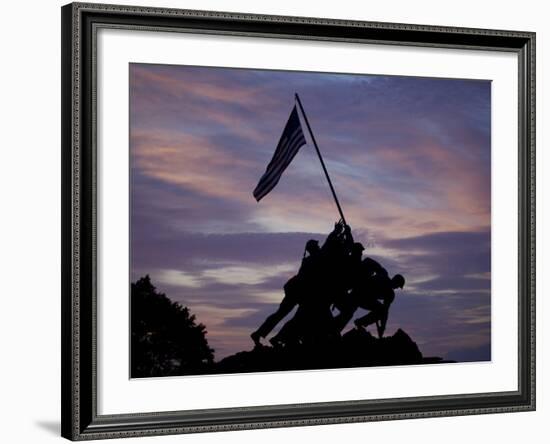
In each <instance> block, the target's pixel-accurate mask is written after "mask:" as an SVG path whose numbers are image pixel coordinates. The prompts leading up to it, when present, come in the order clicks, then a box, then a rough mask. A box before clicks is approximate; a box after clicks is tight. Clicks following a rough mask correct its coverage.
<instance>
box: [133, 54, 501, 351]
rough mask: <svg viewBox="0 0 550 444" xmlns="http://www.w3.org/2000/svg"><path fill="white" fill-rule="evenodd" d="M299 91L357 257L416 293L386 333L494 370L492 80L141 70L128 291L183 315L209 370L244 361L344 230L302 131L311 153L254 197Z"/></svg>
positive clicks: (408, 295)
mask: <svg viewBox="0 0 550 444" xmlns="http://www.w3.org/2000/svg"><path fill="white" fill-rule="evenodd" d="M295 92H298V93H299V94H300V97H301V99H302V103H303V105H304V107H305V110H306V113H307V115H308V119H309V121H310V124H311V126H312V129H313V131H314V134H315V138H316V140H317V142H318V144H319V148H320V150H321V152H322V153H323V156H324V159H325V162H326V165H327V169H328V171H329V173H330V175H331V178H332V181H333V184H334V187H335V189H336V193H337V194H338V197H339V200H340V203H341V205H342V207H343V210H344V213H345V216H346V219H347V221H348V223H349V224H350V225H351V227H352V229H353V233H354V237H355V239H356V240H357V241H361V242H362V243H363V244H364V245H365V246H366V251H365V252H364V255H367V256H370V257H373V258H375V259H377V260H378V261H379V262H381V263H382V264H383V265H384V266H385V267H386V268H387V269H388V271H389V273H390V274H395V273H401V274H403V275H404V276H405V278H406V280H407V284H406V286H405V288H404V289H403V290H398V291H397V296H396V299H395V302H394V304H393V305H392V309H391V311H390V315H389V320H388V326H387V330H386V334H389V335H391V334H393V333H394V332H395V330H396V329H397V328H402V329H403V330H405V331H406V332H407V333H408V334H409V335H410V336H411V337H412V339H413V340H414V341H416V342H417V344H418V345H419V347H420V350H421V351H422V353H423V354H424V355H425V356H441V357H443V358H447V359H455V360H458V361H472V360H474V361H475V360H489V359H490V358H491V353H490V350H491V348H490V339H491V323H490V316H491V294H490V288H491V281H490V271H491V256H490V242H491V237H490V236H491V235H490V221H491V188H490V186H491V176H490V174H491V114H490V104H491V83H490V82H489V81H486V80H457V79H434V78H415V77H395V76H375V75H372V76H371V75H348V74H326V73H309V72H308V73H306V72H288V71H265V70H264V71H260V70H249V69H229V68H200V67H187V66H170V65H146V64H131V65H130V161H131V184H130V187H131V188H130V190H131V213H130V214H131V278H132V281H135V280H136V279H138V278H139V277H141V276H144V275H145V274H149V275H150V276H151V280H152V282H153V284H154V285H155V286H156V287H157V288H158V289H159V290H160V291H162V292H164V293H166V295H167V296H168V297H169V298H170V299H172V300H174V301H178V302H180V303H181V304H182V305H185V306H188V307H189V309H190V310H191V312H192V313H194V314H196V316H197V320H198V321H199V322H201V323H203V324H205V325H206V327H207V330H208V335H207V339H208V341H209V344H210V346H211V347H213V348H214V349H215V356H216V359H217V360H219V359H221V358H223V357H224V356H227V355H230V354H233V353H235V352H238V351H242V350H250V349H251V348H252V345H253V344H252V341H251V339H250V336H249V335H250V333H251V332H252V331H254V330H255V329H256V328H257V327H258V326H259V325H260V323H261V322H262V321H263V319H264V318H265V317H266V315H268V314H269V313H270V312H272V311H274V310H275V309H276V307H277V305H278V304H279V302H280V301H281V299H282V297H283V291H282V287H283V285H284V283H285V282H286V281H287V280H288V279H289V278H290V277H291V276H292V275H293V274H295V273H296V271H297V270H298V267H299V265H300V261H301V258H302V254H303V250H304V244H305V242H306V241H307V240H308V239H310V238H316V239H319V240H320V241H323V240H324V238H325V237H326V235H327V234H328V232H330V230H331V229H332V227H333V225H334V222H335V221H336V220H337V219H338V218H339V216H338V212H337V209H336V206H335V204H334V201H333V199H332V196H331V194H330V190H329V187H328V185H327V181H326V179H325V177H324V175H323V172H322V169H321V165H320V163H319V160H318V158H317V155H316V153H315V149H314V147H313V145H312V143H311V141H310V137H309V134H308V133H307V128H306V125H305V123H304V121H303V120H302V127H303V129H304V133H305V136H306V140H307V142H308V143H307V145H305V146H303V147H302V148H301V149H300V151H299V152H298V154H297V155H296V157H295V158H294V160H293V161H292V163H291V165H290V166H289V167H288V169H287V170H286V171H285V172H284V174H283V176H282V178H281V180H280V182H279V184H278V185H277V186H276V187H275V189H274V190H273V191H272V192H271V193H270V194H268V195H267V196H266V197H265V198H264V199H263V200H262V201H260V202H259V203H257V202H256V201H255V199H254V197H253V196H252V191H253V189H254V187H255V186H256V184H257V182H258V180H259V178H260V177H261V175H262V174H263V172H264V171H265V167H266V165H267V164H268V162H269V161H270V159H271V157H272V155H273V152H274V150H275V147H276V145H277V142H278V140H279V137H280V135H281V132H282V130H283V127H284V125H285V123H286V121H287V119H288V116H289V114H290V111H291V110H292V107H293V106H294V93H295ZM362 314H364V313H363V312H362V311H361V310H358V312H357V313H356V317H357V316H360V315H362ZM348 328H349V327H348ZM346 330H347V329H346Z"/></svg>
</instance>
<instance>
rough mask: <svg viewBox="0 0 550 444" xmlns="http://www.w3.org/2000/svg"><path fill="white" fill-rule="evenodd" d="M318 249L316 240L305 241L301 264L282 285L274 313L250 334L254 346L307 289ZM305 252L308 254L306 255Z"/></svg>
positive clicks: (313, 270) (313, 271) (315, 267)
mask: <svg viewBox="0 0 550 444" xmlns="http://www.w3.org/2000/svg"><path fill="white" fill-rule="evenodd" d="M320 251H321V249H320V247H319V242H318V241H317V240H315V239H310V240H308V241H307V242H306V247H305V250H304V257H303V259H302V265H301V266H300V269H299V271H298V274H296V275H295V276H293V277H291V278H290V279H289V280H288V281H287V283H286V284H285V286H284V287H283V289H284V292H285V295H284V297H283V300H282V301H281V304H280V305H279V308H278V309H277V311H275V313H272V314H270V315H269V316H268V317H267V318H266V320H265V321H264V323H263V324H262V325H261V326H260V327H259V328H258V329H257V330H256V331H255V332H253V333H252V334H251V335H250V337H251V338H252V340H253V341H254V344H255V345H256V346H258V345H260V344H261V343H260V338H265V337H266V336H267V335H268V334H269V333H271V331H272V330H273V329H274V328H275V326H276V325H277V324H278V323H279V322H281V321H282V320H283V318H284V317H285V316H287V315H288V314H289V313H290V312H291V311H292V309H293V308H294V307H295V306H296V305H297V304H298V303H299V301H300V297H303V293H304V292H306V291H307V288H308V283H309V282H310V281H311V279H312V278H313V276H314V274H315V270H316V269H317V268H318V262H319V254H320ZM306 253H307V254H308V255H307V256H306Z"/></svg>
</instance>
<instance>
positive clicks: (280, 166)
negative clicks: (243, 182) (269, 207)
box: [255, 135, 306, 200]
mask: <svg viewBox="0 0 550 444" xmlns="http://www.w3.org/2000/svg"><path fill="white" fill-rule="evenodd" d="M293 142H294V145H293V146H292V147H290V149H289V150H288V151H287V153H286V154H285V155H284V157H283V158H282V159H281V160H280V161H279V162H278V163H277V164H276V166H275V167H274V168H272V169H271V170H270V171H266V173H265V174H264V175H263V176H262V178H261V179H260V182H259V183H258V186H257V187H256V190H255V194H257V195H261V197H263V196H265V195H266V194H267V193H269V191H271V190H272V189H273V188H274V187H275V185H276V184H277V182H278V181H279V179H280V178H281V175H282V174H283V172H284V170H285V169H286V168H287V167H288V165H290V162H291V161H292V159H293V158H294V156H295V155H296V154H297V152H298V149H299V148H300V147H301V146H302V145H304V144H305V143H306V142H305V139H304V137H303V135H297V136H296V140H295V141H293ZM258 197H259V196H256V198H257V199H258ZM258 200H259V199H258Z"/></svg>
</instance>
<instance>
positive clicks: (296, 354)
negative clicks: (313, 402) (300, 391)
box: [212, 329, 451, 373]
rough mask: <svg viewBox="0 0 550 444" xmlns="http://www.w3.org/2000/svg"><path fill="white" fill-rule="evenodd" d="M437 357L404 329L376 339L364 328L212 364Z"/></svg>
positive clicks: (300, 364) (231, 366) (229, 367)
mask: <svg viewBox="0 0 550 444" xmlns="http://www.w3.org/2000/svg"><path fill="white" fill-rule="evenodd" d="M443 362H451V361H443V360H442V359H441V358H437V357H424V356H422V353H421V352H420V350H419V348H418V346H417V344H416V343H415V342H414V341H413V340H412V339H411V338H410V336H409V335H408V334H407V333H405V332H404V331H403V330H401V329H399V330H397V331H396V332H395V334H393V335H392V336H387V337H383V338H376V337H374V336H373V335H372V334H370V333H369V332H368V331H366V330H363V329H352V330H349V331H348V332H347V333H346V334H344V335H343V336H342V338H341V339H339V340H338V341H333V342H330V343H322V344H319V345H318V346H308V347H306V346H293V347H290V346H289V347H269V346H257V347H254V349H252V350H250V351H242V352H239V353H236V354H234V355H231V356H228V357H226V358H224V359H222V360H221V361H219V362H217V363H215V364H214V367H213V371H212V373H250V372H265V371H281V370H312V369H327V368H350V367H372V366H386V365H416V364H435V363H443Z"/></svg>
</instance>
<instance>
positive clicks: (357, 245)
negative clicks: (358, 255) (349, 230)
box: [351, 242, 365, 251]
mask: <svg viewBox="0 0 550 444" xmlns="http://www.w3.org/2000/svg"><path fill="white" fill-rule="evenodd" d="M364 249H365V247H363V244H362V243H361V242H354V243H353V246H352V247H351V250H352V251H363V250H364Z"/></svg>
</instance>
